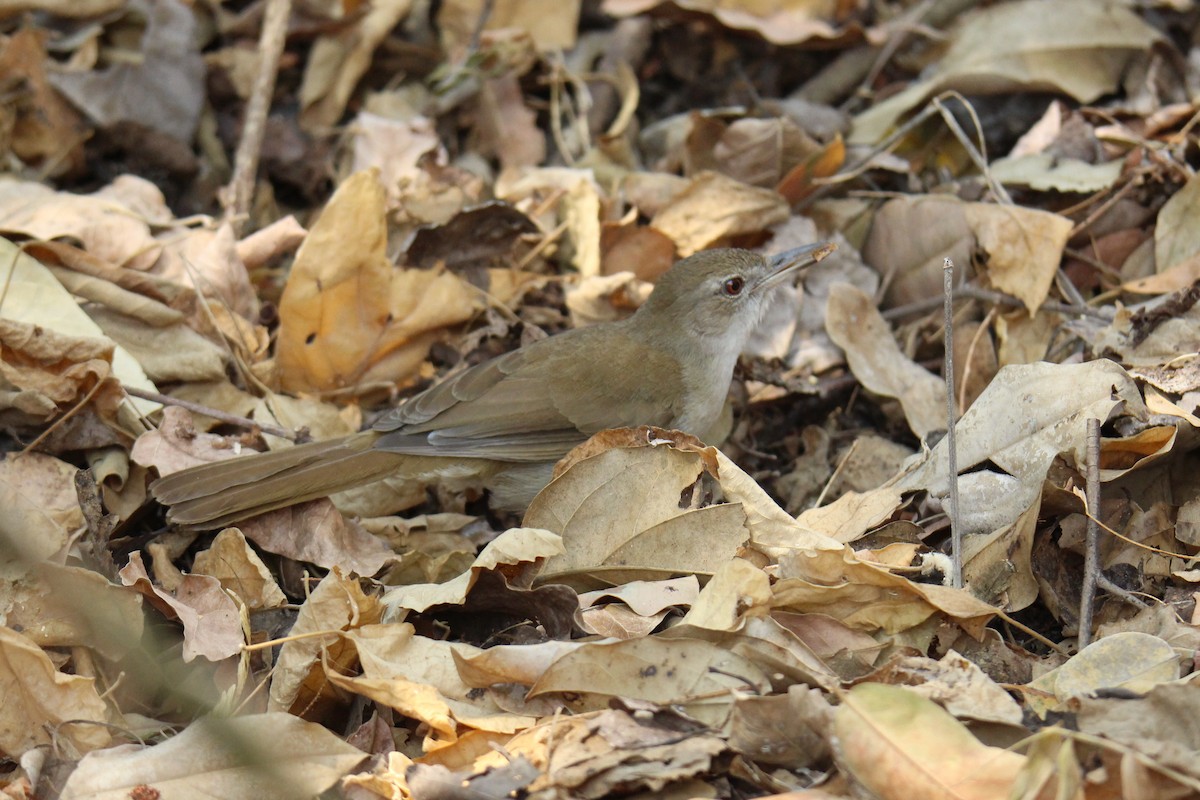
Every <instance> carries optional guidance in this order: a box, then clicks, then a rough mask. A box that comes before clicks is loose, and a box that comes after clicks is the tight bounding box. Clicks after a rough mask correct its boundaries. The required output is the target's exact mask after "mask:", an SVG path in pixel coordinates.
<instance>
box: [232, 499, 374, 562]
mask: <svg viewBox="0 0 1200 800" xmlns="http://www.w3.org/2000/svg"><path fill="white" fill-rule="evenodd" d="M239 529H240V530H241V532H242V533H243V534H244V535H245V537H246V538H247V539H249V540H250V541H252V542H254V543H255V544H256V545H258V546H259V547H261V548H262V549H263V550H266V551H267V552H268V553H276V554H278V555H281V556H286V557H288V558H291V559H294V560H296V561H307V562H311V563H313V564H316V565H318V566H320V567H322V568H325V569H331V568H333V567H337V568H338V569H340V570H341V571H342V572H344V573H346V574H347V575H362V576H364V577H367V576H371V575H374V574H376V573H377V572H379V570H381V569H383V566H384V565H385V564H387V563H388V562H389V561H394V560H395V558H396V554H395V553H393V552H392V549H391V548H390V547H388V546H387V544H385V543H384V542H382V541H380V540H379V539H378V537H375V536H372V535H371V534H370V533H368V532H367V531H365V530H364V529H363V527H362V526H361V525H359V524H358V523H357V522H356V521H354V520H351V519H346V517H344V516H343V515H342V514H341V513H339V512H338V510H337V508H335V507H334V505H333V503H332V502H330V501H329V500H328V499H327V498H324V497H323V498H321V499H319V500H313V501H311V502H307V503H299V504H297V505H291V506H287V507H285V508H280V509H276V510H275V511H268V512H267V513H265V514H258V515H256V516H254V517H252V518H250V519H247V520H243V521H242V522H240V523H239Z"/></svg>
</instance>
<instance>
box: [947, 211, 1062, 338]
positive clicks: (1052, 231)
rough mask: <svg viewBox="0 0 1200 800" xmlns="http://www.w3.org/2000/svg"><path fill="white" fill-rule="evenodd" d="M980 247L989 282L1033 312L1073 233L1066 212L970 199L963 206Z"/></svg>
mask: <svg viewBox="0 0 1200 800" xmlns="http://www.w3.org/2000/svg"><path fill="white" fill-rule="evenodd" d="M964 212H965V213H966V220H967V224H968V225H970V226H971V232H972V233H973V234H975V240H976V242H978V244H979V247H980V248H982V249H983V251H984V252H985V253H987V256H988V259H987V269H986V271H987V276H988V279H989V280H990V281H991V282H992V285H993V286H995V287H996V288H997V289H999V290H1000V291H1003V292H1008V293H1009V294H1011V295H1013V296H1014V297H1016V298H1018V299H1019V300H1021V302H1023V303H1024V304H1025V307H1026V308H1027V309H1029V313H1030V315H1032V314H1033V313H1034V312H1036V311H1037V310H1038V309H1039V308H1040V307H1041V305H1042V303H1043V302H1044V301H1045V299H1046V295H1047V293H1048V292H1049V291H1050V284H1051V283H1052V282H1053V281H1054V274H1055V272H1057V271H1058V264H1059V262H1060V261H1062V253H1063V248H1064V247H1066V244H1067V237H1068V236H1069V235H1070V233H1071V228H1072V222H1071V220H1069V219H1067V218H1066V217H1063V216H1060V215H1058V214H1052V213H1050V212H1049V211H1040V210H1038V209H1034V208H1022V207H1021V206H996V205H988V204H986V203H971V204H969V205H967V206H966V208H965V209H964Z"/></svg>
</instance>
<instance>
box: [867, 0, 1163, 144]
mask: <svg viewBox="0 0 1200 800" xmlns="http://www.w3.org/2000/svg"><path fill="white" fill-rule="evenodd" d="M1160 37H1161V35H1160V34H1159V33H1158V31H1156V30H1155V29H1154V28H1152V27H1151V26H1150V25H1149V24H1147V23H1146V22H1144V21H1143V20H1142V19H1141V18H1140V17H1138V16H1137V15H1136V14H1135V13H1134V12H1133V11H1131V10H1129V9H1126V8H1125V7H1123V6H1121V5H1119V4H1117V3H1112V2H1094V0H1060V2H1056V3H1055V4H1054V5H1053V6H1046V5H1044V4H1043V3H1041V2H1040V0H1018V1H1017V2H1009V3H1002V4H1000V5H996V6H991V7H988V8H985V9H982V10H978V11H976V12H975V13H973V14H970V15H968V16H965V17H963V18H962V22H961V25H960V27H959V28H958V30H956V31H955V32H954V34H953V38H952V40H951V44H950V48H949V49H948V50H947V51H946V53H945V55H943V56H942V58H941V59H940V60H939V61H938V62H937V65H936V68H935V69H934V70H933V72H932V74H931V75H930V76H929V77H928V78H926V79H924V80H921V81H918V82H916V83H914V84H913V85H911V86H909V87H908V88H907V89H905V90H904V91H902V92H900V93H898V94H895V95H893V96H891V97H889V98H888V99H886V100H884V101H882V102H879V103H876V104H875V105H873V106H871V107H870V108H869V109H868V110H866V111H865V112H863V113H862V114H859V115H858V116H857V117H855V118H854V128H853V131H852V133H851V135H850V141H851V142H852V143H854V144H873V143H875V142H878V141H880V140H881V139H882V138H883V137H884V136H886V135H887V133H888V131H889V130H890V129H891V127H892V126H893V125H894V124H895V123H896V121H897V120H898V119H899V118H900V116H901V115H903V114H904V113H906V112H908V111H909V110H911V109H913V108H915V107H916V106H917V105H919V104H921V103H924V102H925V101H926V100H927V99H928V98H930V97H932V96H933V95H935V94H937V93H938V92H942V91H945V90H947V89H954V90H958V91H961V92H966V93H972V94H984V93H987V94H997V93H1002V92H1021V91H1028V90H1029V89H1030V88H1032V87H1038V88H1040V89H1043V90H1044V89H1047V88H1053V89H1057V90H1059V91H1061V92H1063V93H1065V94H1068V95H1070V96H1071V97H1073V98H1075V99H1076V100H1078V101H1080V102H1084V103H1087V102H1091V101H1092V100H1095V99H1096V98H1098V97H1100V96H1101V95H1104V94H1107V93H1109V92H1112V91H1114V90H1115V89H1116V88H1117V85H1118V83H1119V81H1120V79H1121V75H1122V74H1124V72H1125V71H1126V69H1128V67H1129V65H1130V63H1131V62H1132V60H1133V59H1134V58H1136V57H1138V56H1139V55H1141V54H1143V53H1145V52H1146V51H1147V50H1148V49H1149V48H1150V47H1151V46H1152V45H1153V44H1154V43H1155V42H1157V41H1159V39H1160Z"/></svg>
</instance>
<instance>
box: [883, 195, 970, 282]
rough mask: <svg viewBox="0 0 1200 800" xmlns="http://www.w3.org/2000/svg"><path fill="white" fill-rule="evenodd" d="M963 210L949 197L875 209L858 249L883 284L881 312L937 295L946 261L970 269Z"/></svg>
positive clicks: (909, 198)
mask: <svg viewBox="0 0 1200 800" xmlns="http://www.w3.org/2000/svg"><path fill="white" fill-rule="evenodd" d="M965 206H966V204H965V203H963V202H962V201H961V200H959V199H958V198H956V197H953V196H946V195H917V196H905V197H897V198H895V199H893V200H889V201H887V202H886V203H884V204H883V206H882V207H880V209H879V211H878V212H877V213H876V214H875V217H874V219H873V221H872V223H871V230H870V233H869V234H868V236H867V240H866V242H865V243H864V244H863V261H865V262H866V263H867V264H868V265H870V266H871V267H872V268H874V269H875V270H876V271H878V272H879V274H880V277H881V278H882V279H883V285H884V287H885V293H884V299H885V303H884V305H885V306H894V305H905V304H907V303H912V302H916V301H918V300H924V299H926V298H928V297H936V296H937V295H939V294H941V292H942V284H943V278H942V265H943V263H944V261H945V260H946V259H947V258H949V259H950V260H951V261H953V262H954V264H955V266H957V267H958V268H959V269H965V268H966V267H967V265H969V264H970V263H971V253H972V250H973V248H974V244H975V241H974V235H973V234H972V232H971V227H970V226H969V225H968V224H967V219H966V212H965V211H964V207H965ZM913 231H920V232H921V235H920V236H914V235H913Z"/></svg>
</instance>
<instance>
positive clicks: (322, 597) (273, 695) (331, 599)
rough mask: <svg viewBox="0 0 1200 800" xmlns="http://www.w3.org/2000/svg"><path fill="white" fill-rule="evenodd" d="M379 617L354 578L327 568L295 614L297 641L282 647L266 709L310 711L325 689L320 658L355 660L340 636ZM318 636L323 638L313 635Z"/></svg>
mask: <svg viewBox="0 0 1200 800" xmlns="http://www.w3.org/2000/svg"><path fill="white" fill-rule="evenodd" d="M382 615H383V608H382V606H381V605H380V603H379V600H378V599H377V598H375V597H370V596H368V595H366V594H365V593H364V592H363V590H362V587H360V586H359V582H358V581H357V580H356V579H352V578H347V577H346V576H344V575H342V573H341V571H340V570H338V569H336V568H335V569H333V570H331V571H330V572H329V574H327V575H326V576H325V577H324V578H322V579H321V582H320V583H318V584H317V586H316V588H314V589H313V591H312V594H310V595H309V596H308V598H307V599H306V600H305V601H304V605H302V606H301V607H300V613H299V614H297V615H296V623H295V625H293V626H292V630H291V632H290V635H292V636H295V637H299V638H295V639H292V640H290V641H287V642H285V643H284V644H283V647H282V648H280V651H279V658H278V659H277V660H276V662H275V674H274V677H273V679H272V681H271V692H270V696H269V704H270V705H269V708H270V710H272V711H275V710H287V709H289V708H291V707H293V706H295V707H296V708H299V709H303V710H305V711H308V710H309V709H311V708H312V706H313V703H314V702H315V700H316V699H317V698H321V697H323V696H324V694H325V693H327V692H328V691H329V687H328V685H327V683H326V678H325V675H324V670H322V669H321V661H322V659H324V661H325V664H327V665H332V666H333V667H335V668H344V667H345V666H346V665H348V664H352V663H353V662H354V659H355V653H354V648H353V647H352V646H351V645H349V644H347V643H345V642H344V641H342V638H341V636H340V635H339V633H338V632H339V631H344V630H353V629H355V628H360V627H362V626H364V625H374V624H375V623H377V622H379V620H380V618H381V617H382ZM318 633H320V634H323V635H311V634H318ZM303 634H310V635H308V636H304V635H303Z"/></svg>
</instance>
